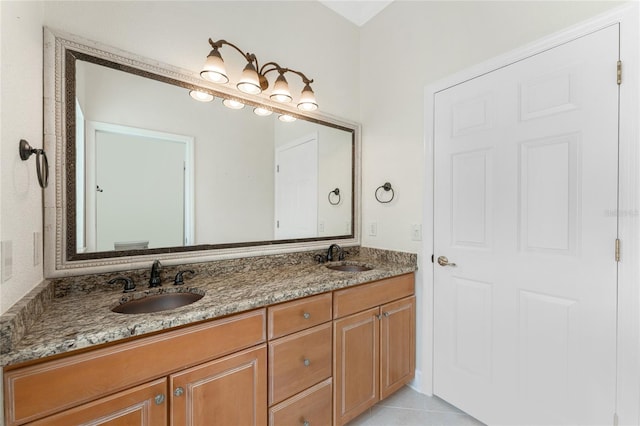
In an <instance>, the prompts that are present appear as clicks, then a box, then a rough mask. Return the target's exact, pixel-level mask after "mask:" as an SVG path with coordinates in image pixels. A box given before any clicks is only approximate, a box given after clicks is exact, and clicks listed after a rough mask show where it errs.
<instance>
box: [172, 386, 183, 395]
mask: <svg viewBox="0 0 640 426" xmlns="http://www.w3.org/2000/svg"><path fill="white" fill-rule="evenodd" d="M173 394H174V395H175V396H182V395H183V394H184V389H183V388H181V387H177V388H176V390H174V391H173Z"/></svg>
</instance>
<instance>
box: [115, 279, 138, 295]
mask: <svg viewBox="0 0 640 426" xmlns="http://www.w3.org/2000/svg"><path fill="white" fill-rule="evenodd" d="M118 281H124V289H123V290H122V292H123V293H131V292H132V291H135V290H136V285H135V284H134V283H133V280H132V279H131V278H129V277H116V278H114V279H112V280H109V284H115V283H117V282H118Z"/></svg>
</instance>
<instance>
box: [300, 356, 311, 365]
mask: <svg viewBox="0 0 640 426" xmlns="http://www.w3.org/2000/svg"><path fill="white" fill-rule="evenodd" d="M302 363H303V364H304V366H305V367H308V366H310V365H311V361H309V360H308V359H307V358H305V359H304V361H302Z"/></svg>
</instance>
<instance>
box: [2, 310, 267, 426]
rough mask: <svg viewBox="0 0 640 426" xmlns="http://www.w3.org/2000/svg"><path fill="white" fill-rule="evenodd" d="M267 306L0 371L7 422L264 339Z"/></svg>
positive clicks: (76, 402) (32, 416) (79, 401)
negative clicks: (2, 377)
mask: <svg viewBox="0 0 640 426" xmlns="http://www.w3.org/2000/svg"><path fill="white" fill-rule="evenodd" d="M265 319H266V311H265V310H264V309H260V310H257V311H252V312H247V313H243V314H237V315H234V316H231V317H228V318H223V319H220V320H216V321H211V322H206V323H202V324H198V325H194V326H190V327H185V328H182V329H179V330H173V331H167V332H164V333H161V334H157V335H154V336H150V337H142V338H140V339H137V340H134V341H130V342H126V343H120V344H115V345H112V346H109V347H106V348H102V349H96V350H92V351H88V352H85V353H82V354H78V355H71V356H68V357H65V358H61V359H57V360H53V361H46V362H43V363H40V364H36V365H31V366H27V367H23V368H17V369H15V370H10V371H6V372H5V374H4V389H5V415H6V422H7V425H8V426H10V425H15V424H21V423H24V422H26V421H30V420H35V419H37V418H40V417H44V416H46V415H49V414H53V413H55V412H58V411H61V410H64V409H67V408H71V407H74V406H77V405H80V404H82V403H85V402H87V401H91V400H94V399H96V398H99V397H102V396H106V395H109V394H112V393H115V392H118V391H121V390H123V389H126V388H129V387H132V386H135V385H138V384H141V383H144V382H146V381H149V380H152V379H155V378H157V377H161V376H165V375H167V374H169V373H172V372H174V371H178V370H181V369H183V368H186V367H191V366H193V365H196V364H199V363H202V362H205V361H209V360H211V359H214V358H217V357H220V356H223V355H227V354H229V353H232V352H235V351H238V350H240V349H244V348H248V347H250V346H254V345H257V344H259V343H262V342H264V341H265V331H266V327H265V325H266V324H265Z"/></svg>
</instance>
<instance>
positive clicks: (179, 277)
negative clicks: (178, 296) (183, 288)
mask: <svg viewBox="0 0 640 426" xmlns="http://www.w3.org/2000/svg"><path fill="white" fill-rule="evenodd" d="M185 273H189V274H191V275H195V273H196V272H195V271H193V270H191V269H187V270H186V271H180V272H178V273H177V274H176V278H175V279H174V280H173V285H182V284H184V278H183V277H182V275H184V274H185Z"/></svg>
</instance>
